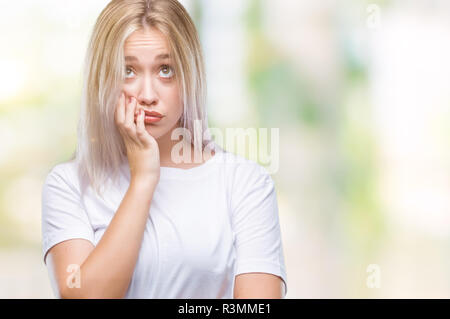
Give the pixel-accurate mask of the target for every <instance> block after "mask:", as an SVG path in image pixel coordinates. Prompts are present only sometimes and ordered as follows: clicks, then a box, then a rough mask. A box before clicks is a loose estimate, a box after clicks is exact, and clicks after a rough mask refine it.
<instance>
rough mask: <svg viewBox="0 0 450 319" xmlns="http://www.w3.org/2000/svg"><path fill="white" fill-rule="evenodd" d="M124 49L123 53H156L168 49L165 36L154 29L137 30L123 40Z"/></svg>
mask: <svg viewBox="0 0 450 319" xmlns="http://www.w3.org/2000/svg"><path fill="white" fill-rule="evenodd" d="M124 50H125V53H127V52H132V53H134V54H139V53H140V52H141V53H143V54H151V53H153V54H154V55H157V54H160V53H163V52H166V51H168V45H167V40H166V38H165V36H164V35H163V34H162V32H160V31H158V30H156V29H146V30H137V31H135V32H133V33H132V34H131V35H130V36H129V37H128V38H127V40H126V41H125V45H124ZM125 55H127V54H125Z"/></svg>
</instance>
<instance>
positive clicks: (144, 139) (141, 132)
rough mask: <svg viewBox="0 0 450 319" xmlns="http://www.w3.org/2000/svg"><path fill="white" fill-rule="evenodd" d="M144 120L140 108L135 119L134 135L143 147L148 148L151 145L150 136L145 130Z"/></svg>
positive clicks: (143, 114)
mask: <svg viewBox="0 0 450 319" xmlns="http://www.w3.org/2000/svg"><path fill="white" fill-rule="evenodd" d="M144 118H145V113H144V110H143V109H142V108H140V109H139V113H138V116H137V119H136V124H137V129H136V135H137V136H138V138H139V139H140V141H141V143H142V144H143V145H144V146H145V147H150V146H151V145H152V143H151V140H150V138H151V136H150V134H149V133H148V132H147V130H146V128H145V123H144Z"/></svg>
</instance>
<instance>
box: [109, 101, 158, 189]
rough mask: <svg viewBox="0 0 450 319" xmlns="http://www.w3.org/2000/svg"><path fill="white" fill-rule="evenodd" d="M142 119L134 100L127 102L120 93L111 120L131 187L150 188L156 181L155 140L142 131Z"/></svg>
mask: <svg viewBox="0 0 450 319" xmlns="http://www.w3.org/2000/svg"><path fill="white" fill-rule="evenodd" d="M135 114H137V116H136V117H135ZM144 116H145V115H144V110H143V109H142V107H141V106H140V105H138V103H137V100H136V98H135V97H131V101H130V100H129V99H128V98H126V96H125V93H124V92H122V94H121V95H120V97H119V101H118V103H117V106H116V110H115V114H114V118H115V122H116V125H117V127H118V130H119V132H120V134H121V135H122V138H123V140H124V142H125V146H126V150H127V157H128V163H129V166H130V177H131V180H130V184H131V183H138V184H145V185H149V184H150V185H152V184H153V183H155V184H156V183H158V181H159V175H160V160H159V148H158V143H157V142H156V140H155V138H154V137H153V136H151V135H150V134H149V133H148V132H147V130H146V129H145V124H144ZM135 119H136V123H135Z"/></svg>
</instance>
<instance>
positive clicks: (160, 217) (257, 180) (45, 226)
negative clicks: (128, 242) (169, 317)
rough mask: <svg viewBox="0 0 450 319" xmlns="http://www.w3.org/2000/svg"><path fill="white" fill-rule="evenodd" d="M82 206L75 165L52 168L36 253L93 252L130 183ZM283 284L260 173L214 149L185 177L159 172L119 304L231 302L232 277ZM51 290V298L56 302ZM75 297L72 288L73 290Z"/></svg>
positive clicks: (268, 186)
mask: <svg viewBox="0 0 450 319" xmlns="http://www.w3.org/2000/svg"><path fill="white" fill-rule="evenodd" d="M121 172H122V173H123V174H121V177H120V182H119V183H116V184H115V185H114V186H113V187H111V188H109V189H108V190H107V192H105V194H104V198H105V200H103V199H101V198H100V197H99V196H98V195H96V194H95V193H94V191H93V189H92V188H91V187H90V186H89V187H88V188H87V191H86V193H85V195H84V197H83V198H81V195H80V188H79V185H80V184H79V179H78V177H77V176H78V175H77V172H76V164H75V161H73V160H72V161H69V162H65V163H61V164H57V165H56V166H54V167H53V168H52V170H51V171H50V172H49V174H48V175H47V177H46V179H45V182H44V185H43V189H42V253H43V258H44V260H43V261H44V263H45V262H46V260H45V258H46V254H47V252H48V250H49V249H50V248H51V247H52V246H54V245H56V244H57V243H60V242H62V241H65V240H68V239H73V238H84V239H87V240H89V241H90V242H91V243H92V244H93V245H97V243H98V242H99V241H100V239H101V237H102V235H103V233H104V232H105V230H106V228H107V227H108V225H109V223H110V221H111V219H112V218H113V216H114V213H115V212H116V210H117V209H118V207H119V205H120V203H121V201H122V199H123V197H124V195H125V193H126V191H127V189H128V186H129V181H130V171H129V167H128V163H124V164H123V165H122V166H121ZM247 272H263V273H270V274H274V275H277V276H280V277H281V278H282V280H283V282H284V291H285V293H287V276H286V269H285V263H284V255H283V246H282V241H281V233H280V226H279V216H278V204H277V199H276V192H275V188H274V182H273V180H272V178H271V176H270V175H269V174H268V172H267V171H266V170H265V168H264V167H262V166H260V165H259V164H257V163H256V162H253V161H250V160H247V159H245V158H243V157H241V156H238V155H235V154H233V153H230V152H226V151H224V150H222V149H219V148H218V149H217V150H216V153H215V155H214V156H213V157H212V158H210V159H209V160H207V161H206V162H204V163H203V164H201V165H200V166H196V167H194V168H190V169H181V168H174V167H161V171H160V181H159V183H158V185H157V187H156V189H155V191H154V196H153V199H152V202H151V206H150V210H149V215H148V219H147V225H146V228H145V231H144V235H143V240H142V245H141V248H140V252H139V256H138V260H137V262H136V266H135V269H134V273H133V276H132V279H131V283H130V286H129V287H128V291H127V293H126V296H125V298H183V299H185V298H187V299H191V298H230V299H231V298H233V289H234V278H235V276H236V275H237V274H241V273H247ZM55 289H56V287H54V286H53V290H54V292H55V295H56V296H58V293H57V291H56V290H55ZM74 289H75V288H74Z"/></svg>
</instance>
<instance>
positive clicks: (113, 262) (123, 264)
mask: <svg viewBox="0 0 450 319" xmlns="http://www.w3.org/2000/svg"><path fill="white" fill-rule="evenodd" d="M156 184H157V183H146V184H143V183H138V182H131V183H130V187H129V188H128V190H127V192H126V194H125V196H124V198H123V200H122V202H121V204H120V206H119V208H118V210H117V212H116V213H115V215H114V217H113V218H112V220H111V222H110V224H109V226H108V228H107V229H106V231H105V233H104V234H103V236H102V238H101V240H100V241H99V243H98V244H97V246H96V247H94V246H93V245H92V243H90V242H89V241H87V240H83V239H71V240H66V241H63V242H61V243H59V244H57V245H55V246H53V247H52V248H51V249H50V250H49V253H48V256H47V265H48V266H49V270H50V275H51V276H52V281H53V282H54V283H55V285H56V286H57V289H58V292H59V294H60V297H61V298H102V299H103V298H123V297H124V296H125V293H126V292H127V289H128V286H129V284H130V281H131V277H132V275H133V271H134V267H135V265H136V261H137V257H138V254H139V249H140V246H141V242H142V237H143V234H144V230H145V227H146V223H147V218H148V216H149V209H150V204H151V201H152V198H153V192H154V190H155V187H156ZM73 264H75V265H80V268H79V270H80V273H79V279H80V285H79V287H77V286H76V285H69V284H68V283H70V278H69V276H71V277H74V278H75V279H76V276H74V275H73V274H72V273H70V272H68V269H70V268H68V267H70V266H69V265H73ZM72 267H73V266H72ZM69 271H70V270H69ZM71 286H72V288H70V287H71Z"/></svg>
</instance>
